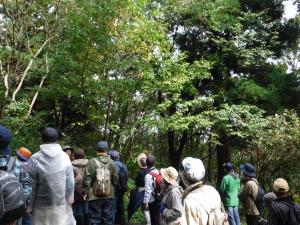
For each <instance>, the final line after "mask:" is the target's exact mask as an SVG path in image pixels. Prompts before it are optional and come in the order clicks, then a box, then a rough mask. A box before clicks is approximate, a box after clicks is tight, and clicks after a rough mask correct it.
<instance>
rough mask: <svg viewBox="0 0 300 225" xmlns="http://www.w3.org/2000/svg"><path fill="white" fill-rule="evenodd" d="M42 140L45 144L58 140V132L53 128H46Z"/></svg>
mask: <svg viewBox="0 0 300 225" xmlns="http://www.w3.org/2000/svg"><path fill="white" fill-rule="evenodd" d="M42 140H43V142H45V143H53V142H56V141H57V140H58V132H57V130H56V129H55V128H52V127H46V128H45V129H44V130H43V132H42Z"/></svg>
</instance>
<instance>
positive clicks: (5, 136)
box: [0, 125, 12, 155]
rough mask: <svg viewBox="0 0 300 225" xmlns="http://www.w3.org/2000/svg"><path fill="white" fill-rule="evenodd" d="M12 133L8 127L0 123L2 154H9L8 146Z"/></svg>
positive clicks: (0, 151)
mask: <svg viewBox="0 0 300 225" xmlns="http://www.w3.org/2000/svg"><path fill="white" fill-rule="evenodd" d="M11 139H12V135H11V132H10V130H9V129H8V128H6V127H5V126H2V125H0V154H2V155H10V154H11V150H10V148H9V147H8V145H9V143H10V142H11Z"/></svg>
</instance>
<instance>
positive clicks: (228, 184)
mask: <svg viewBox="0 0 300 225" xmlns="http://www.w3.org/2000/svg"><path fill="white" fill-rule="evenodd" d="M220 190H221V192H222V194H223V196H224V199H223V201H224V205H225V206H233V207H234V206H238V205H239V198H238V194H239V192H240V179H239V177H238V175H237V174H235V173H229V174H227V175H226V176H224V177H223V179H222V182H221V187H220Z"/></svg>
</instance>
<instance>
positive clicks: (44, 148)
mask: <svg viewBox="0 0 300 225" xmlns="http://www.w3.org/2000/svg"><path fill="white" fill-rule="evenodd" d="M40 149H41V152H42V153H43V154H45V155H46V156H48V157H50V158H55V157H56V156H58V155H59V154H60V153H61V152H62V148H61V146H60V144H43V145H40Z"/></svg>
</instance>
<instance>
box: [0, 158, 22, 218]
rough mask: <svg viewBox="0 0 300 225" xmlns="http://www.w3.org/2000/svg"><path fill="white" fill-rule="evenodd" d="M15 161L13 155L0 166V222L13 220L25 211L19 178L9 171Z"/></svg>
mask: <svg viewBox="0 0 300 225" xmlns="http://www.w3.org/2000/svg"><path fill="white" fill-rule="evenodd" d="M5 157H6V156H5ZM0 158H1V156H0ZM2 158H4V157H3V156H2ZM15 161H16V158H15V157H9V159H8V161H7V163H6V165H5V166H2V167H0V193H1V194H0V224H7V223H10V222H13V221H15V220H17V219H19V218H21V217H23V216H24V215H25V213H26V198H25V194H24V190H23V186H22V184H21V183H20V181H19V179H18V178H17V177H16V176H15V175H13V174H11V173H10V171H11V170H12V168H13V166H14V164H15Z"/></svg>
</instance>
